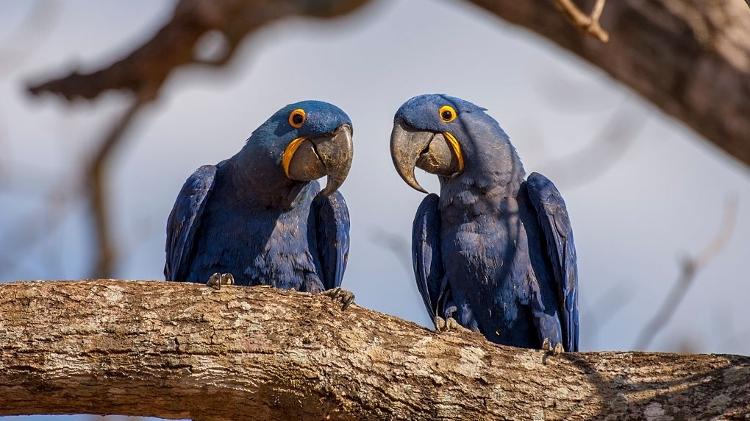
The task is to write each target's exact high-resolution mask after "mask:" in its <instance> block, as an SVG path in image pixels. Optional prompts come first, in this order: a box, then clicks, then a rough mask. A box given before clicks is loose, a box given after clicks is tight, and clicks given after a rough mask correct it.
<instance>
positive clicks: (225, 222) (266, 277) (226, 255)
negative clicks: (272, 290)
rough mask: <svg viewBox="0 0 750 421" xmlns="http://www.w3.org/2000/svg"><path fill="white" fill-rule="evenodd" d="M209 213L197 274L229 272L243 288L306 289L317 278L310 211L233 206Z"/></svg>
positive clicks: (199, 252) (203, 233)
mask: <svg viewBox="0 0 750 421" xmlns="http://www.w3.org/2000/svg"><path fill="white" fill-rule="evenodd" d="M306 210H307V211H308V212H309V207H307V209H306ZM207 211H208V212H207V213H208V214H207V215H205V217H204V220H203V221H202V226H201V231H202V232H201V235H200V237H201V238H200V240H199V242H198V244H197V250H196V253H195V262H194V264H193V268H194V270H195V271H198V272H202V273H203V275H205V274H208V276H210V274H211V273H214V272H229V273H232V275H234V277H235V282H236V283H237V284H240V285H272V286H275V287H279V288H291V289H300V287H301V286H302V284H303V283H304V282H305V281H306V280H307V278H309V277H311V276H313V277H316V275H315V273H316V272H317V270H316V265H315V261H314V259H313V256H312V254H311V251H310V246H309V244H310V242H309V241H308V218H307V213H308V212H303V211H304V209H299V208H295V209H293V210H291V211H286V212H282V211H275V210H253V211H249V210H246V209H243V208H240V207H231V206H230V207H227V208H213V207H211V208H210V209H207ZM209 272H210V273H209Z"/></svg>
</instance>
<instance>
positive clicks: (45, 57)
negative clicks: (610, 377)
mask: <svg viewBox="0 0 750 421" xmlns="http://www.w3.org/2000/svg"><path fill="white" fill-rule="evenodd" d="M37 4H38V3H37V2H32V1H28V2H27V1H6V2H3V3H2V5H0V208H1V209H2V212H0V279H3V280H19V279H76V278H81V277H85V276H87V274H88V271H89V270H90V265H91V245H90V244H91V233H90V232H88V231H87V229H88V228H87V225H86V223H85V221H86V219H87V218H88V217H89V216H88V213H87V212H86V208H85V206H84V205H83V204H82V203H81V202H80V201H76V202H70V201H66V200H65V199H64V198H65V193H66V189H69V188H70V187H71V186H72V185H73V183H74V182H75V181H76V177H77V176H78V172H79V171H80V169H81V163H82V162H84V160H85V158H86V157H88V153H90V150H91V146H92V145H94V142H96V141H97V140H98V139H99V138H100V137H101V136H102V133H103V132H104V131H105V130H107V128H108V126H109V125H110V124H111V122H112V120H113V119H114V118H116V117H117V115H118V114H119V113H120V112H121V111H122V110H123V107H124V105H125V103H126V101H125V100H124V98H125V97H124V96H123V95H121V94H117V93H109V94H106V95H105V96H103V97H102V98H100V99H98V100H96V101H94V102H83V101H79V102H76V103H73V104H68V103H66V102H65V101H63V100H61V99H59V98H55V97H51V96H45V97H42V98H32V97H30V96H29V95H27V94H26V92H25V86H26V84H27V83H29V82H32V81H38V80H41V79H45V78H46V77H48V76H60V75H62V74H64V73H67V71H68V70H70V69H71V68H73V67H75V66H81V67H82V68H83V69H84V70H86V69H88V70H90V69H95V68H98V67H100V66H101V65H102V64H105V63H109V62H110V61H112V60H113V59H115V58H119V57H120V56H122V55H123V54H125V53H127V52H129V51H130V50H131V49H132V48H133V47H134V46H136V45H138V44H140V43H142V42H143V41H144V40H146V39H148V38H149V37H150V36H151V35H152V34H153V32H154V31H155V30H156V29H158V28H159V27H160V26H161V24H162V23H163V22H164V20H165V19H167V18H168V17H169V16H170V14H171V11H172V8H173V3H172V2H168V1H160V2H154V1H149V0H137V1H135V0H134V1H128V2H119V1H115V0H106V1H96V2H94V1H84V0H70V1H64V2H54V1H45V2H44V3H43V4H44V8H43V9H44V10H45V11H46V12H45V13H40V11H39V9H35V6H36V5H37ZM30 13H37V14H40V15H39V16H37V18H34V19H33V20H29V14H30ZM30 21H33V22H34V25H33V26H30V25H29V24H28V23H29V22H30ZM432 92H438V93H447V94H450V95H455V96H459V97H462V98H464V99H467V100H470V101H472V102H475V103H476V104H478V105H481V106H484V107H486V108H488V109H489V113H490V114H491V115H492V116H493V117H495V118H496V119H497V120H498V121H499V122H500V124H501V125H502V126H503V127H504V128H505V130H506V131H507V132H508V133H509V134H510V136H511V140H512V141H513V143H514V144H515V146H516V148H517V149H518V151H519V154H520V156H521V158H522V160H523V162H524V165H525V168H526V170H527V172H531V171H539V172H542V173H544V174H545V175H547V176H548V177H550V178H551V179H552V180H553V181H554V182H555V183H556V184H557V185H558V188H559V189H560V190H561V191H562V193H563V196H564V197H565V200H566V202H567V206H568V211H569V213H570V216H571V219H572V223H573V228H574V232H575V241H576V246H577V250H578V259H579V260H578V267H579V274H580V290H581V293H580V297H581V298H580V300H581V301H580V308H581V314H582V320H581V349H582V350H586V351H588V350H628V349H632V348H633V345H634V342H635V339H636V337H637V335H638V333H639V332H640V331H641V329H642V328H643V326H644V324H645V323H646V322H647V320H648V319H649V318H650V317H651V316H653V315H654V313H655V312H656V311H657V309H658V307H659V305H660V304H661V303H662V301H663V300H664V297H665V295H666V294H667V292H668V290H669V289H670V288H671V287H672V285H673V284H674V283H675V281H676V279H677V276H678V274H679V270H680V266H679V259H681V258H682V257H684V256H686V255H689V254H694V253H697V252H698V251H700V250H701V249H703V248H704V247H705V246H706V244H708V243H709V242H710V241H711V240H712V238H713V237H714V236H715V235H716V232H717V231H718V230H719V228H720V226H721V223H722V217H723V216H724V203H725V201H726V198H727V197H730V196H734V197H736V198H737V200H738V208H737V215H738V217H737V222H736V225H735V226H734V230H733V234H732V237H731V239H730V241H729V243H728V244H727V245H726V247H725V248H724V249H723V250H722V252H721V253H720V254H719V255H717V256H716V257H715V258H714V259H713V260H712V261H711V262H710V264H709V265H708V266H707V267H705V269H704V270H702V271H701V272H700V273H698V275H697V278H696V279H695V284H694V286H693V287H692V289H691V290H690V291H689V293H688V294H687V297H686V299H685V301H684V302H683V303H682V305H681V306H680V308H679V309H678V311H677V312H676V314H675V315H674V318H673V319H672V320H671V321H670V322H669V323H668V324H667V326H666V327H665V329H664V330H663V331H662V332H661V334H660V335H659V336H658V337H656V339H655V340H654V341H653V343H652V345H651V346H650V348H649V349H651V350H658V351H680V350H689V351H693V352H718V353H735V354H745V355H747V354H750V327H748V326H747V323H746V320H747V314H746V313H747V312H746V306H747V302H748V298H750V283H749V282H748V281H749V279H748V272H747V269H746V268H747V262H748V258H750V218H748V217H747V215H748V214H749V213H748V207H749V206H750V178H749V177H748V174H749V173H748V170H747V168H745V167H744V166H743V165H742V164H740V163H738V162H736V161H734V160H733V159H731V158H729V157H728V156H727V155H725V154H724V153H723V152H721V151H719V150H718V149H716V148H715V147H713V146H712V145H710V144H709V143H707V142H705V141H703V140H702V139H701V138H699V137H698V136H697V135H695V134H694V133H693V132H691V131H690V130H689V129H687V128H686V127H684V126H683V125H682V124H680V123H679V122H677V121H675V120H673V119H671V118H669V117H666V116H665V115H664V114H663V113H662V112H660V111H659V110H658V109H656V108H655V107H654V106H652V105H650V104H649V103H647V102H645V101H644V100H642V99H640V97H638V96H636V95H635V94H633V93H632V92H630V91H629V90H628V89H626V88H623V87H622V86H621V85H619V84H618V83H617V82H615V81H613V80H612V79H610V78H609V77H608V76H607V75H605V74H604V73H602V72H601V71H599V70H598V69H596V68H594V67H592V66H589V65H588V64H586V63H584V62H583V61H581V60H579V59H577V58H575V57H573V56H572V55H570V54H568V53H566V52H564V51H562V50H560V49H558V48H557V47H555V46H554V45H552V44H550V43H549V42H547V41H545V40H543V39H541V38H539V37H537V36H535V35H533V34H531V33H528V32H526V31H523V30H521V29H519V28H516V27H513V26H511V25H509V24H506V23H505V22H504V21H501V20H499V19H497V18H495V17H493V16H491V15H488V14H486V13H484V12H483V11H481V10H479V9H476V8H474V7H471V6H469V5H467V4H464V3H459V2H453V1H434V0H433V1H429V0H411V1H380V2H377V3H375V4H374V5H371V6H369V7H366V8H364V9H362V10H361V11H360V12H358V13H356V14H354V15H351V16H350V17H348V18H343V19H337V20H333V21H325V22H318V21H309V20H302V19H293V20H284V21H281V22H279V23H277V24H274V25H272V26H269V27H266V28H265V29H263V30H261V31H260V32H257V33H256V34H255V35H253V36H251V37H250V38H248V39H247V40H246V41H245V43H244V44H243V45H242V50H241V51H240V52H239V54H238V55H237V56H236V57H235V60H234V61H233V62H232V63H231V64H230V65H229V66H228V67H227V68H225V69H224V70H218V71H217V70H213V69H188V70H182V71H178V72H177V73H176V75H175V76H174V77H172V78H171V79H170V81H169V82H168V84H167V85H166V86H165V88H164V89H163V91H162V93H161V97H160V99H159V100H158V101H157V102H156V103H154V104H152V105H150V106H149V107H148V109H147V110H146V111H145V112H143V113H142V115H141V117H140V118H138V120H137V122H136V124H135V125H134V126H133V130H131V131H130V132H129V133H128V135H127V139H124V142H123V144H122V146H123V147H122V148H121V150H120V151H119V152H118V154H117V156H116V159H114V160H113V162H112V166H111V175H112V176H111V178H110V189H109V192H110V199H111V200H112V202H113V205H112V209H113V210H114V214H113V216H112V217H113V220H114V222H115V223H116V226H115V227H114V228H115V234H116V238H115V240H116V242H117V247H118V251H119V252H120V257H121V260H120V261H119V264H118V266H117V271H116V274H117V276H118V277H120V278H127V279H163V275H162V267H163V263H164V239H165V231H164V226H165V222H166V218H167V215H168V213H169V211H170V209H171V207H172V204H173V203H174V199H175V197H176V195H177V192H178V191H179V189H180V187H181V186H182V183H183V182H184V181H185V179H186V178H187V177H188V176H189V175H190V174H191V173H192V171H193V170H194V169H195V168H197V167H198V166H200V165H202V164H206V163H216V162H218V161H220V160H222V159H224V158H227V157H229V156H230V155H232V154H234V153H235V152H236V151H237V150H239V149H240V148H241V147H242V145H243V142H244V141H245V139H246V138H247V137H248V136H249V134H250V132H251V131H252V130H253V129H254V128H255V127H257V126H258V125H259V124H261V123H262V122H263V121H264V120H265V119H266V118H268V117H269V116H270V115H271V114H272V113H273V112H275V111H276V110H277V109H279V108H281V107H282V106H284V105H285V104H288V103H290V102H294V101H298V100H302V99H321V100H326V101H329V102H332V103H335V104H337V105H338V106H340V107H341V108H342V109H344V110H345V111H346V112H347V113H348V114H349V115H350V116H351V118H352V120H353V122H354V144H355V156H354V164H353V167H352V170H351V173H350V175H349V178H348V179H347V181H346V183H345V184H344V186H343V188H342V191H343V194H344V196H345V197H346V200H347V202H348V204H349V211H350V213H351V219H352V229H351V237H352V245H351V254H350V258H349V266H348V269H347V271H346V275H345V279H344V286H345V287H346V288H348V289H350V290H352V291H353V292H354V293H355V294H356V302H357V303H358V304H359V305H362V306H364V307H368V308H371V309H375V310H378V311H381V312H384V313H388V314H392V315H395V316H398V317H402V318H405V319H408V320H412V321H415V322H417V323H420V324H423V325H428V324H429V322H428V320H427V317H426V312H425V310H424V308H423V304H422V301H421V299H420V297H419V295H418V292H417V289H416V286H415V285H414V282H413V274H412V273H411V269H410V267H409V265H410V264H411V263H410V255H409V254H408V253H409V251H408V248H407V247H408V241H409V237H410V231H411V223H412V219H413V216H414V213H415V211H416V208H417V206H418V204H419V202H420V201H421V200H422V198H423V195H422V194H420V193H418V192H416V191H414V190H412V189H411V188H409V187H408V186H407V185H406V184H405V183H404V182H403V181H402V180H401V179H400V178H399V177H398V175H397V174H396V172H395V170H394V168H393V165H392V163H391V158H390V155H389V150H388V142H389V136H390V130H391V126H392V119H393V113H394V112H395V110H396V109H397V108H398V107H399V106H400V105H401V104H402V103H403V102H404V101H405V100H407V99H408V98H410V97H411V96H414V95H417V94H422V93H432ZM418 178H419V179H420V182H421V183H422V184H423V185H424V186H425V187H426V188H428V190H431V191H437V190H438V182H437V179H436V178H435V177H434V176H429V175H427V174H425V173H420V174H418ZM50 197H53V198H56V199H55V200H53V203H57V205H55V207H54V209H53V211H52V212H51V214H57V215H62V217H63V218H64V222H63V223H62V225H61V226H60V227H59V228H58V229H56V230H54V231H52V232H49V233H46V230H47V227H48V226H51V225H54V224H53V222H52V221H50V217H49V216H44V215H48V214H50V212H47V211H46V210H45V209H47V208H48V207H49V206H50V200H49V199H50ZM39 216H43V217H41V218H39ZM32 222H33V223H32ZM38 232H42V233H44V240H43V241H41V242H38V243H34V245H33V246H32V247H28V246H27V243H26V241H25V239H24V238H25V237H26V235H27V234H28V235H36V234H35V233H38ZM42 418H43V417H34V419H42ZM24 419H30V418H24Z"/></svg>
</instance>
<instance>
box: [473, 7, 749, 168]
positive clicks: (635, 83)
mask: <svg viewBox="0 0 750 421" xmlns="http://www.w3.org/2000/svg"><path fill="white" fill-rule="evenodd" d="M469 1H470V2H471V3H474V4H476V5H478V6H480V7H482V8H484V9H486V10H488V11H490V12H492V13H494V14H496V15H498V16H500V17H502V18H503V19H505V20H507V21H509V22H511V23H514V24H517V25H520V26H523V27H525V28H527V29H530V30H532V31H534V32H536V33H538V34H540V35H542V36H544V37H546V38H548V39H550V40H551V41H553V42H555V43H557V44H558V45H559V46H561V47H563V48H565V49H567V50H570V51H571V52H573V53H575V54H577V55H579V56H580V57H582V58H584V59H586V60H588V61H589V62H591V63H592V64H594V65H595V66H598V67H600V68H602V69H603V70H605V71H606V72H607V73H609V74H610V75H611V76H612V77H614V78H615V79H617V80H619V81H620V82H622V83H624V84H625V85H627V86H630V87H631V88H632V89H634V90H635V91H636V92H638V93H639V94H641V95H642V96H643V97H644V98H646V99H647V100H649V101H651V102H652V103H654V104H656V105H657V106H659V107H660V108H661V109H662V110H664V111H665V112H666V113H667V114H670V115H672V116H673V117H675V118H676V119H678V120H681V121H682V122H683V123H685V124H686V125H687V126H689V127H691V128H692V129H693V130H695V131H696V132H698V133H700V134H701V135H703V136H705V137H706V138H707V139H708V140H710V141H711V142H712V143H714V144H715V145H716V146H718V147H719V148H721V149H723V150H724V151H726V152H727V153H729V154H730V155H732V156H734V157H735V158H736V159H738V160H739V161H741V162H744V163H745V164H746V165H750V114H748V111H747V110H750V10H748V7H747V5H746V4H743V1H742V0H710V1H709V0H684V1H674V0H651V1H641V0H618V1H610V2H608V3H607V5H606V7H605V8H604V12H603V14H602V16H601V23H602V26H604V27H605V28H607V30H608V31H609V36H610V40H609V42H608V43H606V44H604V43H601V42H599V41H598V40H596V39H592V38H591V37H585V36H581V34H580V33H579V31H576V30H575V29H574V28H571V25H570V24H569V23H568V22H565V21H564V20H562V19H560V16H559V14H558V13H551V12H550V7H549V6H550V4H551V2H552V0H526V1H516V0H469ZM554 1H559V0H554ZM593 3H594V2H593V1H589V2H588V4H589V5H591V4H593ZM553 12H554V10H553Z"/></svg>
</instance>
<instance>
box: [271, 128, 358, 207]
mask: <svg viewBox="0 0 750 421" xmlns="http://www.w3.org/2000/svg"><path fill="white" fill-rule="evenodd" d="M353 155H354V146H353V144H352V127H351V126H350V125H348V124H343V125H341V126H339V127H338V128H337V129H336V130H335V131H334V132H333V133H331V134H329V135H325V136H319V137H313V138H302V137H300V138H297V139H294V140H292V141H291V142H290V143H289V145H288V146H287V148H286V150H284V154H283V156H282V161H281V162H282V167H283V169H284V172H285V173H286V176H287V177H288V178H290V179H292V180H297V181H310V180H315V179H318V178H320V177H322V176H324V175H327V176H328V179H327V181H326V186H325V187H324V188H323V190H322V191H321V192H320V194H323V195H326V196H327V195H329V194H331V193H333V192H335V191H336V190H337V189H338V188H339V187H341V185H342V184H343V183H344V180H346V176H347V175H349V170H350V169H351V167H352V157H353Z"/></svg>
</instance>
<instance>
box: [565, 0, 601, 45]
mask: <svg viewBox="0 0 750 421" xmlns="http://www.w3.org/2000/svg"><path fill="white" fill-rule="evenodd" d="M606 1H607V0H596V4H595V5H594V9H593V10H592V11H591V14H590V15H586V14H585V13H583V12H582V11H581V9H579V8H578V6H576V5H575V4H574V3H573V0H555V6H557V8H558V9H560V11H561V12H563V14H564V15H565V16H566V17H567V18H568V19H570V21H571V22H573V24H575V25H576V27H577V28H578V29H580V30H582V31H583V32H586V33H587V34H589V35H591V36H592V37H594V38H596V39H598V40H599V41H601V42H607V41H609V34H608V33H607V31H605V30H604V28H602V27H601V25H600V24H599V18H600V17H601V15H602V12H603V11H604V4H605V3H606Z"/></svg>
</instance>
